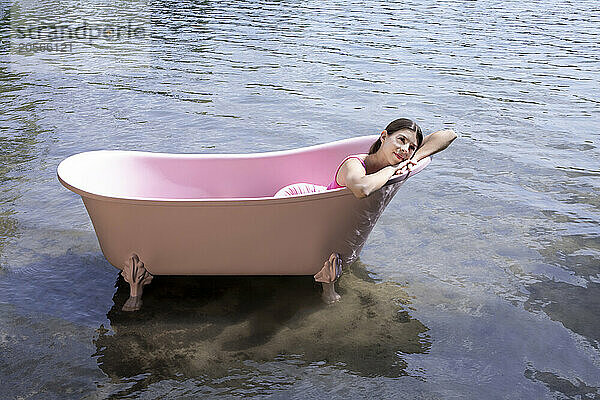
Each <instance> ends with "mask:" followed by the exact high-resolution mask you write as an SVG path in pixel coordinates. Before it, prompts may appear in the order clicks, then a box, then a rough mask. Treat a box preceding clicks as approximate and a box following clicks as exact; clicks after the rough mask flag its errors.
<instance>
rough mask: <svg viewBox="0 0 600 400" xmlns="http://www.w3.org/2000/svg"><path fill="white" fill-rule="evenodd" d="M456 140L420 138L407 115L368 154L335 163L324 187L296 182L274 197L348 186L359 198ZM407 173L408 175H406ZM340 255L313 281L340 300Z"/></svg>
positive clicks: (444, 133)
mask: <svg viewBox="0 0 600 400" xmlns="http://www.w3.org/2000/svg"><path fill="white" fill-rule="evenodd" d="M454 139H456V133H454V131H453V130H440V131H437V132H434V133H432V134H430V135H428V136H427V137H425V138H423V133H422V131H421V128H420V127H419V125H417V124H416V123H415V122H414V121H412V120H410V119H407V118H399V119H396V120H394V121H392V122H390V123H389V124H388V126H387V127H386V128H385V129H384V130H383V131H382V132H381V134H380V136H379V138H377V140H376V141H375V142H374V143H373V144H372V145H371V147H370V149H369V153H368V154H351V155H349V156H347V157H346V158H344V159H343V160H342V162H341V164H340V165H339V166H338V168H337V170H336V171H335V174H334V175H333V181H332V182H331V183H330V184H329V185H328V186H327V187H325V186H320V185H315V184H311V183H304V182H302V183H295V184H292V185H288V186H286V187H284V188H282V189H280V190H279V191H278V192H277V193H276V194H275V197H287V196H297V195H302V194H309V193H318V192H323V191H326V190H332V189H339V188H344V187H346V188H348V189H349V190H350V191H351V192H352V194H354V196H355V197H357V198H359V199H361V198H364V197H367V196H369V195H371V194H372V193H373V192H375V191H377V190H379V189H381V188H382V187H383V186H384V185H385V184H386V183H387V182H388V181H389V180H390V179H391V178H392V177H394V176H395V175H399V174H403V173H406V172H408V173H409V174H410V172H411V171H412V168H413V167H414V166H415V165H416V164H417V162H418V161H419V160H422V159H424V158H426V157H428V156H430V155H432V154H435V153H437V152H440V151H442V150H444V149H445V148H446V147H448V146H449V145H450V143H452V141H453V140H454ZM407 176H408V175H407ZM341 264H342V261H341V257H340V254H338V253H335V252H334V253H331V255H330V256H329V259H328V260H327V261H325V263H324V264H323V268H322V269H321V270H320V271H319V272H318V273H317V274H316V275H315V280H316V281H317V282H320V283H322V284H323V300H324V301H325V302H326V303H333V302H335V301H338V300H339V299H340V296H339V295H338V294H337V293H336V292H335V289H334V283H335V281H336V280H337V279H338V278H339V277H340V275H341Z"/></svg>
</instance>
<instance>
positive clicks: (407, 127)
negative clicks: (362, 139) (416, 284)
mask: <svg viewBox="0 0 600 400" xmlns="http://www.w3.org/2000/svg"><path fill="white" fill-rule="evenodd" d="M422 142H423V133H422V132H421V128H420V127H419V125H417V124H416V123H415V122H414V121H412V120H410V119H407V118H399V119H396V120H394V121H392V122H390V123H389V124H388V126H387V127H386V128H385V130H384V131H383V132H381V135H380V137H379V139H377V141H376V142H375V143H373V144H372V145H371V148H370V149H369V154H375V153H377V152H378V151H382V152H384V153H385V156H386V158H388V159H389V160H390V163H391V164H397V163H399V162H401V161H404V160H407V159H409V158H411V157H412V155H413V154H414V153H415V151H416V150H417V149H418V148H419V147H420V146H421V143H422Z"/></svg>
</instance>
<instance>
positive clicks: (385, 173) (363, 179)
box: [338, 158, 415, 199]
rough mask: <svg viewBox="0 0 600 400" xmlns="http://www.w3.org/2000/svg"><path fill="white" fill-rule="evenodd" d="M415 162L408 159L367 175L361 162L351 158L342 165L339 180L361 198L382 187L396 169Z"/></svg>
mask: <svg viewBox="0 0 600 400" xmlns="http://www.w3.org/2000/svg"><path fill="white" fill-rule="evenodd" d="M414 164H415V161H413V160H406V161H403V162H401V163H399V164H396V165H388V166H387V167H384V168H382V169H380V170H379V171H377V172H375V173H373V174H369V175H367V174H366V173H365V169H364V168H363V166H362V164H361V162H360V161H359V160H357V159H356V158H350V159H348V160H346V162H345V163H344V164H343V165H342V166H341V167H340V170H339V172H338V175H339V177H340V179H338V182H340V184H341V185H344V186H346V187H347V188H348V189H350V191H351V192H352V193H353V194H354V195H355V196H356V197H358V198H359V199H360V198H363V197H367V196H368V195H370V194H371V193H373V192H374V191H376V190H378V189H380V188H381V187H382V186H383V185H385V184H386V182H387V181H388V180H389V179H390V178H391V177H392V176H394V174H395V173H396V171H398V170H400V169H402V168H405V167H406V166H411V165H414Z"/></svg>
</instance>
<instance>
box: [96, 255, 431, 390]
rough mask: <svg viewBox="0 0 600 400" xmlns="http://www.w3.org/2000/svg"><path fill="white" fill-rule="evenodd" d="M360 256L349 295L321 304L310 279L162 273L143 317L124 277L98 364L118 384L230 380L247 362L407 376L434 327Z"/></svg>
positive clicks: (147, 296)
mask: <svg viewBox="0 0 600 400" xmlns="http://www.w3.org/2000/svg"><path fill="white" fill-rule="evenodd" d="M367 276H368V273H367V272H366V269H365V266H364V265H362V264H361V263H360V262H357V263H355V264H353V265H352V267H351V268H350V269H349V271H346V273H345V274H344V275H343V278H342V279H341V282H340V285H339V293H340V294H341V295H342V301H341V302H340V303H339V304H336V305H335V306H326V305H324V304H322V303H321V300H320V296H319V289H318V288H316V286H315V285H314V284H313V280H312V278H311V277H255V278H248V277H240V278H237V277H162V276H160V277H157V278H156V279H155V280H153V282H152V284H151V285H150V286H147V290H145V291H144V306H143V308H142V311H141V312H139V313H125V312H122V311H120V308H121V306H122V304H123V302H124V301H125V300H126V298H127V296H128V295H129V288H128V286H127V285H126V284H125V283H124V282H123V281H122V280H120V281H119V285H118V290H117V292H116V293H115V296H114V301H115V305H114V307H113V308H112V309H111V310H110V312H109V313H108V318H109V319H110V322H111V327H112V332H105V333H103V334H101V335H100V336H99V337H98V339H97V340H96V348H97V354H96V356H98V365H99V366H100V368H101V369H102V370H103V371H104V372H105V373H106V374H107V375H109V376H110V377H111V378H113V379H114V380H117V381H119V380H121V379H125V378H131V377H135V376H139V375H143V374H147V375H146V376H145V377H144V379H140V380H139V381H138V383H137V384H136V386H134V387H133V388H132V390H138V389H140V388H141V387H145V386H147V385H149V384H151V383H153V382H156V381H160V380H163V379H169V378H170V379H181V378H193V377H198V376H202V377H205V378H207V379H209V378H210V379H212V380H214V379H216V378H219V377H226V376H227V375H228V374H229V373H230V371H231V370H234V369H240V368H241V369H244V368H245V367H244V365H245V361H255V362H259V363H262V362H268V361H273V360H280V361H282V360H293V362H294V364H295V365H299V366H309V365H311V364H314V363H316V365H331V366H335V367H337V368H341V369H343V370H345V371H348V372H350V373H354V374H359V375H362V376H366V377H375V376H385V377H399V376H403V375H406V374H407V372H406V370H405V368H406V362H404V360H403V358H402V355H403V354H412V353H426V352H427V351H428V349H429V346H430V340H429V337H428V335H427V334H426V332H427V330H428V329H427V328H426V327H425V326H424V325H423V324H422V323H421V322H419V321H418V320H416V319H414V318H413V317H411V316H410V315H409V313H408V312H407V311H406V304H408V303H409V302H408V298H407V296H406V294H405V292H404V291H403V289H402V288H401V287H400V286H398V285H396V284H392V283H376V282H374V281H373V280H371V279H368V278H367V279H365V277H367Z"/></svg>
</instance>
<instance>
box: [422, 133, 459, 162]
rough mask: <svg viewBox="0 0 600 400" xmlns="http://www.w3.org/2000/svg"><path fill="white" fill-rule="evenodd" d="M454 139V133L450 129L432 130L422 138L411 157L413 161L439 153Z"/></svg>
mask: <svg viewBox="0 0 600 400" xmlns="http://www.w3.org/2000/svg"><path fill="white" fill-rule="evenodd" d="M454 139H456V133H454V131H453V130H452V129H442V130H441V131H437V132H433V133H432V134H431V135H427V136H425V138H423V143H422V144H421V147H419V148H418V149H417V151H416V152H415V154H414V155H413V156H412V159H413V160H415V161H419V160H422V159H423V158H425V157H428V156H430V155H433V154H435V153H439V152H440V151H442V150H444V149H445V148H446V147H448V146H450V143H452V141H453V140H454Z"/></svg>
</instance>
